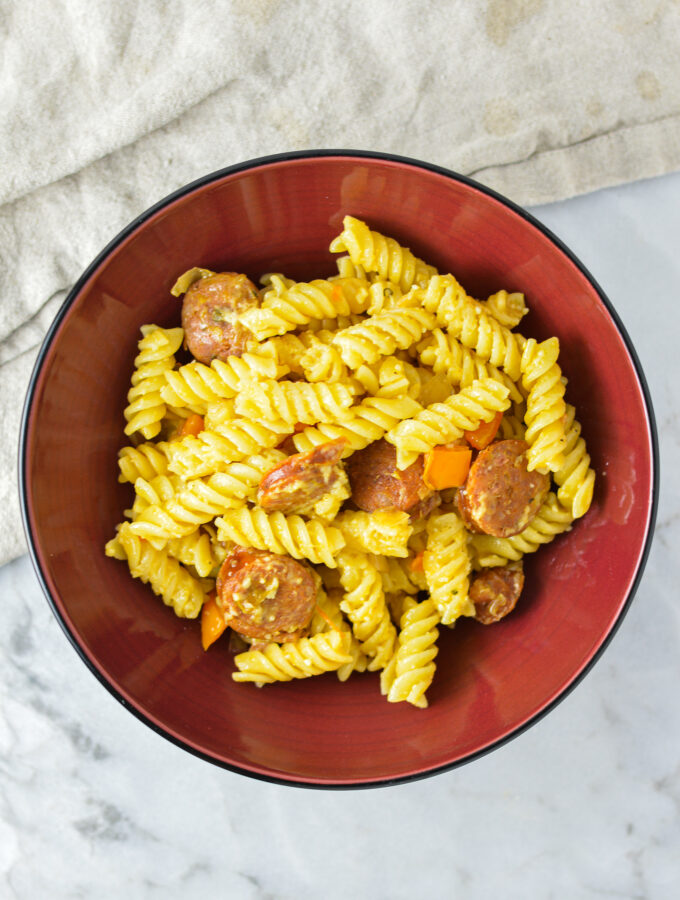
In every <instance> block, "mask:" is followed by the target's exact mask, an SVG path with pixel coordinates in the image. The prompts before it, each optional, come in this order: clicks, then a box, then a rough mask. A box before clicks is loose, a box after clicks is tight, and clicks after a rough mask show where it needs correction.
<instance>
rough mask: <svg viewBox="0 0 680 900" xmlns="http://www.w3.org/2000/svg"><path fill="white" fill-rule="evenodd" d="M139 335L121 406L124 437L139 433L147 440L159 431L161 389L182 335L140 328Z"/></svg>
mask: <svg viewBox="0 0 680 900" xmlns="http://www.w3.org/2000/svg"><path fill="white" fill-rule="evenodd" d="M142 335H143V336H142V339H141V340H140V341H139V344H138V347H139V354H138V355H137V357H136V359H135V371H134V373H133V375H132V387H131V388H130V390H129V391H128V396H127V399H128V405H127V406H126V407H125V419H126V421H127V425H126V426H125V434H127V435H128V436H129V435H131V434H135V432H137V431H139V432H140V434H141V435H142V436H143V437H144V438H146V440H150V439H151V438H152V437H155V436H156V435H157V434H158V433H159V432H160V430H161V420H162V419H163V416H164V415H165V403H164V401H163V398H162V396H161V388H162V386H163V384H164V379H165V373H166V372H168V371H169V370H170V369H172V367H173V366H174V365H175V356H174V354H175V353H176V352H177V350H178V349H179V348H180V346H181V344H182V340H183V337H184V332H183V331H182V329H181V328H170V329H165V328H159V327H158V326H157V325H142Z"/></svg>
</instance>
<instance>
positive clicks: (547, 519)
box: [470, 492, 573, 567]
mask: <svg viewBox="0 0 680 900" xmlns="http://www.w3.org/2000/svg"><path fill="white" fill-rule="evenodd" d="M572 522H573V516H572V514H571V511H570V510H568V509H565V508H564V507H563V506H562V505H561V503H560V502H559V500H558V499H557V497H556V496H555V494H554V493H552V492H550V493H549V494H548V496H547V498H546V499H545V500H544V502H543V505H542V506H541V508H540V509H539V511H538V512H537V513H536V515H535V516H534V518H533V519H532V520H531V522H530V523H529V525H527V527H526V528H525V529H524V531H521V532H520V533H519V534H516V535H514V536H513V537H508V538H498V537H492V536H491V535H489V534H473V535H472V536H471V538H470V550H471V552H472V554H473V557H474V561H475V564H476V565H478V566H481V567H487V566H504V565H506V564H507V563H509V562H517V560H519V559H521V558H522V556H524V554H525V553H535V552H536V550H538V549H539V547H542V546H543V545H544V544H549V543H550V541H553V540H554V539H555V538H556V537H557V535H558V534H563V533H564V532H565V531H569V530H570V529H571V523H572Z"/></svg>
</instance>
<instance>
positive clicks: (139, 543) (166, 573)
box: [106, 524, 206, 619]
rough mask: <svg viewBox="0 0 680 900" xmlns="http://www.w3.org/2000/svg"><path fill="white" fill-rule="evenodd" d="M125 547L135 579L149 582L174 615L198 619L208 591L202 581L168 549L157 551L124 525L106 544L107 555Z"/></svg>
mask: <svg viewBox="0 0 680 900" xmlns="http://www.w3.org/2000/svg"><path fill="white" fill-rule="evenodd" d="M118 548H120V549H122V551H123V552H124V554H125V558H126V559H127V563H128V566H129V568H130V573H131V574H132V576H133V578H139V579H140V580H141V581H143V582H145V583H146V584H148V585H149V587H150V588H151V590H152V591H153V592H154V594H158V595H159V596H160V597H162V599H163V602H164V603H165V604H166V606H171V607H172V608H173V610H174V611H175V615H177V616H181V617H182V618H186V619H195V618H196V616H197V615H198V614H199V612H200V611H201V606H202V605H203V602H204V601H205V597H206V592H205V590H204V588H203V585H202V583H201V582H200V581H199V580H198V579H197V578H193V577H192V575H190V574H189V572H187V570H186V569H185V568H183V567H182V565H181V564H180V563H179V562H178V561H177V560H176V559H173V558H172V557H170V556H169V554H168V553H167V551H165V550H156V549H155V547H152V546H151V544H150V543H149V542H148V541H143V540H141V539H140V538H138V537H137V535H136V534H133V533H132V532H131V531H130V525H129V524H123V525H121V526H120V529H119V530H118V535H117V537H116V538H115V539H114V541H113V542H112V541H109V544H107V545H106V552H107V555H113V556H115V555H116V553H117V552H118Z"/></svg>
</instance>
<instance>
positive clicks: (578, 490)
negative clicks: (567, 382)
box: [554, 403, 595, 519]
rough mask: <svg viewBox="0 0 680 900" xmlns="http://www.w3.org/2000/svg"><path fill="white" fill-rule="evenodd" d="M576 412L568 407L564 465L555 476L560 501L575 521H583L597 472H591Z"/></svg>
mask: <svg viewBox="0 0 680 900" xmlns="http://www.w3.org/2000/svg"><path fill="white" fill-rule="evenodd" d="M575 415H576V410H575V409H574V407H573V406H571V404H569V403H567V405H566V414H565V422H564V428H565V432H566V434H565V445H564V463H563V464H562V466H560V468H559V469H558V470H557V471H556V472H555V473H554V478H555V484H557V485H559V490H558V491H557V499H558V500H559V502H560V503H561V504H562V506H564V507H565V508H566V509H568V510H569V512H570V513H571V515H572V516H573V518H574V519H580V518H581V516H585V514H586V513H587V512H588V510H589V509H590V504H591V502H592V499H593V489H594V487H595V472H594V471H593V470H592V469H591V468H590V456H589V455H588V452H587V451H586V442H585V441H584V440H583V438H582V437H581V425H580V424H579V422H577V421H576V419H575V418H574V416H575Z"/></svg>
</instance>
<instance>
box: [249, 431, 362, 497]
mask: <svg viewBox="0 0 680 900" xmlns="http://www.w3.org/2000/svg"><path fill="white" fill-rule="evenodd" d="M346 444H347V442H346V441H345V439H344V438H338V439H337V440H334V441H329V442H328V443H327V444H321V445H320V446H319V447H314V449H313V450H308V451H307V452H306V453H294V454H293V455H292V456H289V457H288V459H284V460H283V462H280V463H279V464H278V465H276V466H274V468H273V469H270V470H269V472H267V474H266V475H265V476H264V478H263V479H262V481H260V486H259V487H258V489H257V502H258V504H259V505H260V506H261V507H262V509H266V510H267V511H268V512H270V511H273V510H278V511H280V512H283V513H304V512H307V511H308V510H309V509H310V508H311V507H312V506H314V504H315V503H316V502H317V500H320V499H321V498H322V497H323V496H324V495H325V494H328V493H330V492H331V491H332V490H333V488H334V487H335V485H336V484H337V483H338V481H339V480H340V479H341V477H342V473H343V468H342V464H341V463H340V458H341V457H342V454H343V451H344V449H345V446H346Z"/></svg>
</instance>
